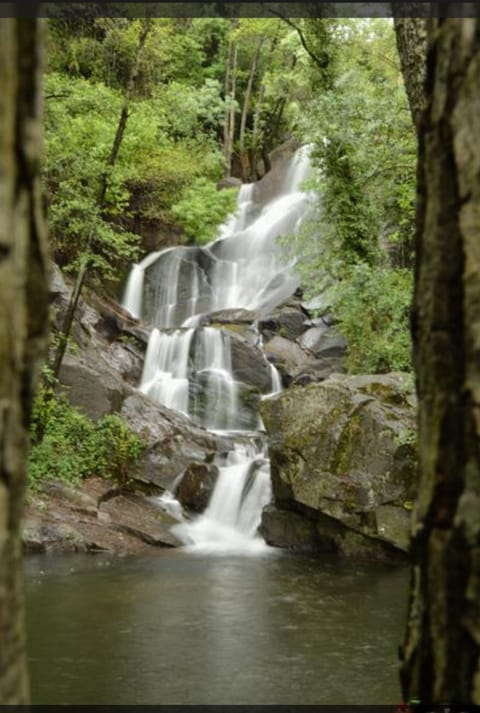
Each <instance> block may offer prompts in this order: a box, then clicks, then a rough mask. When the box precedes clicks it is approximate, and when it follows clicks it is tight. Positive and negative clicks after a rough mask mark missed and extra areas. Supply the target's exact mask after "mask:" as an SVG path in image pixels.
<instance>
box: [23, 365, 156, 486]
mask: <svg viewBox="0 0 480 713" xmlns="http://www.w3.org/2000/svg"><path fill="white" fill-rule="evenodd" d="M30 437H31V443H32V447H31V450H30V456H29V461H28V477H29V484H30V486H31V487H34V488H35V487H37V486H39V485H41V482H42V480H45V479H59V480H63V481H65V482H69V483H77V482H79V481H80V480H81V479H82V478H86V477H88V476H91V475H97V476H99V477H102V478H117V479H119V480H120V481H121V482H124V481H125V478H126V476H127V469H128V467H129V466H130V465H131V464H133V463H134V462H135V461H136V460H137V459H138V457H139V456H140V454H141V453H142V451H143V449H144V448H145V443H144V441H143V440H142V439H140V438H139V437H138V436H137V435H136V434H134V433H133V432H132V431H130V429H129V428H128V426H127V425H126V424H125V423H124V422H123V421H122V419H121V418H120V416H117V415H114V414H109V415H106V416H103V417H102V418H101V419H99V420H98V421H92V420H91V419H90V418H88V417H87V416H85V415H84V414H82V413H81V412H80V411H79V410H78V409H76V408H74V407H73V406H71V405H70V404H69V403H68V401H67V399H66V396H65V395H64V394H61V393H60V394H58V393H56V391H55V383H54V382H53V380H52V379H51V378H50V377H49V376H48V375H47V376H46V378H45V380H44V383H43V385H42V387H41V388H40V389H39V392H38V394H37V397H36V399H35V401H34V405H33V413H32V424H31V429H30Z"/></svg>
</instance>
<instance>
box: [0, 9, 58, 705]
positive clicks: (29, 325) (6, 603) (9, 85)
mask: <svg viewBox="0 0 480 713" xmlns="http://www.w3.org/2000/svg"><path fill="white" fill-rule="evenodd" d="M42 28H43V25H42V23H41V22H40V21H38V20H33V19H32V20H27V19H24V20H16V19H13V18H8V19H1V20H0V86H1V88H2V90H1V92H0V216H1V220H0V704H3V705H7V704H9V705H13V704H16V705H20V704H25V703H28V680H27V672H26V662H25V633H24V622H23V595H22V576H21V553H22V543H21V537H20V516H21V513H22V501H23V493H24V487H25V479H26V475H25V456H26V452H27V448H28V424H29V417H30V408H31V401H32V391H33V388H34V385H35V382H36V373H37V370H38V369H37V367H38V364H39V360H40V358H41V357H43V355H44V350H45V347H46V325H47V311H48V302H47V279H46V266H47V254H46V236H45V227H44V221H43V215H42V207H41V206H42V202H41V189H40V180H39V170H38V164H39V157H40V149H41V146H40V144H41V141H40V136H41V133H40V126H41V124H40V114H41V106H40V95H41V92H40V82H41V47H42V32H43V29H42Z"/></svg>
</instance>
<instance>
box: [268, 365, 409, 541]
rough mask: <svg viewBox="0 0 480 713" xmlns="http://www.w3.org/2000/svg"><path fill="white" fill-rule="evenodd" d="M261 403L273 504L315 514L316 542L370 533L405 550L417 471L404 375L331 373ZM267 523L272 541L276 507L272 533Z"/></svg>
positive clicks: (363, 537) (352, 538)
mask: <svg viewBox="0 0 480 713" xmlns="http://www.w3.org/2000/svg"><path fill="white" fill-rule="evenodd" d="M260 411H261V415H262V418H263V421H264V424H265V427H266V429H267V433H268V435H269V444H270V455H271V465H272V485H273V493H274V498H275V503H276V505H277V507H278V508H280V509H283V510H293V511H295V512H296V513H298V512H299V510H300V511H301V512H300V514H303V515H305V516H306V517H307V519H309V520H311V521H314V522H315V524H316V532H317V542H316V544H315V545H313V548H314V549H315V548H317V549H318V548H321V547H324V546H325V543H330V546H331V547H332V548H333V549H336V550H337V551H339V552H343V553H344V554H356V553H360V552H362V553H363V552H365V551H367V552H368V551H370V550H372V552H373V549H374V547H373V546H372V547H370V544H371V541H372V540H373V541H375V542H377V544H378V542H380V543H381V547H380V550H381V551H384V550H385V547H386V548H387V549H388V550H391V549H392V548H394V549H396V550H400V551H404V552H405V551H406V550H407V549H408V527H409V516H410V513H409V509H410V503H411V501H412V500H413V499H414V496H415V472H416V452H415V448H414V446H413V445H412V442H411V441H412V434H413V433H414V429H415V401H414V396H413V392H412V387H411V385H410V383H409V379H408V376H406V375H404V374H388V375H381V376H345V375H341V374H336V375H333V376H331V377H329V378H328V379H326V380H325V381H323V382H321V383H316V384H310V385H308V386H305V387H292V388H291V389H289V390H288V391H286V392H283V393H282V394H280V395H278V396H276V397H273V398H270V399H266V400H264V401H262V402H261V405H260ZM269 522H271V517H270V520H268V518H267V520H266V521H265V522H264V531H265V532H266V536H267V540H268V538H270V539H276V540H277V541H278V540H279V539H281V538H280V535H279V534H278V528H279V524H278V523H279V520H278V516H277V518H276V520H275V521H274V528H273V531H272V532H271V533H270V531H269V524H268V523H269ZM284 537H285V540H286V541H287V542H291V534H288V533H286V534H285V535H284ZM320 543H323V544H320ZM375 549H376V552H375V554H376V555H378V551H379V547H378V546H377V545H375ZM385 551H386V550H385Z"/></svg>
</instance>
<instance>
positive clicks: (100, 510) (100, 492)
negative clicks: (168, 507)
mask: <svg viewBox="0 0 480 713" xmlns="http://www.w3.org/2000/svg"><path fill="white" fill-rule="evenodd" d="M176 522H177V521H176V520H175V518H172V516H170V515H168V514H167V513H165V512H164V511H163V510H162V507H161V506H160V505H159V504H158V503H156V502H155V499H153V498H148V497H145V495H143V494H141V493H134V492H121V491H120V490H119V489H118V487H115V486H114V485H112V484H111V483H110V484H109V483H108V481H105V480H101V479H99V478H89V479H87V480H85V481H82V483H81V484H79V485H78V486H71V485H65V484H64V483H60V482H56V481H49V482H47V483H46V484H45V487H44V489H43V491H42V493H35V494H33V495H30V496H29V502H28V504H27V508H26V512H25V518H24V526H23V543H24V547H25V549H26V550H27V551H30V552H101V551H103V552H110V553H112V554H137V553H142V552H144V551H146V550H148V549H149V548H151V547H175V546H177V545H179V544H180V543H179V542H178V540H177V539H176V538H175V536H174V535H172V533H171V531H170V530H171V527H172V525H174V524H175V523H176Z"/></svg>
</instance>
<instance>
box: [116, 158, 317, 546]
mask: <svg viewBox="0 0 480 713" xmlns="http://www.w3.org/2000/svg"><path fill="white" fill-rule="evenodd" d="M309 152H310V149H309V147H308V146H307V147H302V148H301V149H300V150H299V151H297V153H296V154H295V155H294V156H293V157H292V159H291V161H290V165H289V167H288V169H287V171H286V174H285V177H284V180H283V182H282V183H281V185H280V186H279V188H278V190H277V193H276V195H274V196H273V197H272V199H271V200H270V201H269V202H268V203H267V204H265V205H260V204H258V203H256V201H255V193H256V187H255V184H245V185H243V186H242V187H241V189H240V191H239V195H238V205H237V209H236V211H235V212H234V213H233V214H232V215H231V216H230V217H229V218H228V219H227V220H226V221H225V223H224V224H223V225H222V226H221V227H220V229H219V231H218V235H217V238H216V240H214V241H213V242H212V243H210V244H209V245H207V246H205V247H203V248H200V247H196V246H195V247H184V246H182V247H177V248H167V249H166V250H163V251H160V252H157V253H152V254H151V255H148V256H147V257H146V258H145V259H144V260H142V262H140V263H139V264H138V265H135V266H134V267H133V269H132V272H131V274H130V278H129V280H128V284H127V287H126V290H125V296H124V301H123V306H124V307H125V309H127V310H129V311H130V312H131V314H132V315H133V316H137V317H142V318H143V319H144V320H145V321H146V322H147V323H148V324H150V326H151V328H152V331H151V334H150V339H149V343H148V348H147V353H146V357H145V363H144V369H143V374H142V378H141V382H140V386H139V388H140V390H141V391H142V392H143V393H145V394H146V395H147V396H149V398H151V399H152V400H153V401H156V402H157V403H160V404H163V405H165V406H167V407H169V408H172V409H176V410H177V411H179V412H181V413H183V414H184V415H185V416H187V417H188V418H189V419H191V420H192V421H193V422H194V423H195V424H197V425H199V426H202V427H204V428H207V429H210V430H214V431H228V432H229V433H230V434H232V433H233V434H235V433H238V432H239V431H242V432H243V433H242V434H240V435H241V438H240V436H238V437H237V439H239V440H238V442H237V444H236V446H235V448H234V450H232V451H230V453H228V455H227V456H226V457H224V456H217V458H216V464H217V467H218V471H219V477H218V480H217V483H216V486H215V489H214V491H213V494H212V497H211V501H210V503H209V505H208V508H207V510H206V511H205V513H204V514H203V515H201V516H199V517H198V518H197V519H196V520H194V521H193V522H191V521H186V520H185V521H183V522H182V523H180V524H179V525H177V526H175V528H174V530H175V534H176V535H177V537H179V539H181V540H182V541H183V542H184V543H185V544H186V545H187V546H189V547H193V546H196V547H201V548H203V549H205V548H208V549H214V550H224V549H225V548H227V549H235V550H242V551H252V548H253V550H258V549H259V548H260V549H261V548H262V546H263V547H266V545H264V544H263V541H262V540H261V539H260V538H259V537H258V536H257V534H256V533H257V529H258V526H259V523H260V517H261V511H262V509H263V507H264V505H265V504H267V503H268V501H269V499H270V496H271V491H270V474H269V461H268V457H267V453H266V447H265V444H264V443H263V441H262V445H258V443H259V438H258V434H253V435H250V436H249V435H248V434H247V433H246V432H245V427H246V426H245V424H247V423H248V424H255V423H257V424H258V428H263V424H262V422H261V419H260V416H259V414H258V413H257V412H253V413H252V414H251V416H249V417H247V418H246V417H245V409H246V408H247V410H248V408H252V407H245V405H244V404H242V399H241V394H242V393H243V392H244V390H245V385H244V384H242V383H241V382H238V381H237V380H236V378H235V377H234V373H233V368H232V344H231V338H230V336H229V334H228V333H227V332H226V331H225V330H223V329H220V328H215V327H204V326H201V316H202V315H205V314H208V313H210V312H215V311H218V310H224V309H231V308H235V309H238V308H245V309H248V310H252V311H254V312H255V314H256V316H257V318H260V317H261V316H262V315H264V314H268V312H269V311H270V310H272V309H273V308H275V307H276V306H277V305H279V304H281V303H282V302H283V301H284V300H286V299H288V298H289V297H290V296H291V295H292V294H293V293H294V291H295V290H296V288H297V287H298V280H297V277H296V276H295V274H294V273H293V270H292V266H291V265H286V264H285V261H284V260H283V259H282V255H281V249H280V247H279V244H278V241H277V238H278V237H279V236H280V235H285V234H288V233H294V232H296V231H297V230H298V227H299V225H300V223H301V221H302V219H303V217H304V215H305V212H306V208H307V205H308V200H309V195H308V194H307V193H305V192H304V191H302V190H301V184H302V182H303V181H304V180H305V178H307V177H308V175H309V173H310V171H311V169H310V162H309ZM259 343H260V348H262V343H261V338H260V339H259ZM269 369H270V378H271V387H270V391H268V393H265V394H264V397H268V396H272V395H273V394H275V393H277V392H278V391H280V390H281V388H282V384H281V378H280V375H279V373H278V371H277V370H276V368H275V367H274V366H273V365H272V364H269ZM242 389H243V391H242ZM252 427H254V426H252ZM260 440H262V439H260ZM165 497H167V499H168V502H169V507H173V509H174V510H175V509H176V505H175V500H174V497H173V495H172V494H171V493H168V494H166V496H165Z"/></svg>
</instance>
